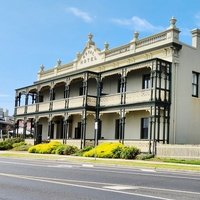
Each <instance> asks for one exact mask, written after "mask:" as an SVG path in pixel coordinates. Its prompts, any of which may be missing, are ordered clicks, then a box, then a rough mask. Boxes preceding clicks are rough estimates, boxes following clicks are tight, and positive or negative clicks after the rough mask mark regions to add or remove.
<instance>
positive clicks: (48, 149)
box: [28, 141, 62, 154]
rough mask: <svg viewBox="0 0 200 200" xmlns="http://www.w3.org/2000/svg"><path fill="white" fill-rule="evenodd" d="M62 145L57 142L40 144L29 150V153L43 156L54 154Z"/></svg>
mask: <svg viewBox="0 0 200 200" xmlns="http://www.w3.org/2000/svg"><path fill="white" fill-rule="evenodd" d="M61 145H62V144H61V143H60V142H57V141H53V142H49V143H44V144H38V145H35V146H32V147H31V148H29V150H28V152H29V153H41V154H54V153H55V152H56V149H57V148H58V147H59V146H61Z"/></svg>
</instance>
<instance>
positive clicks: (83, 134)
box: [81, 111, 86, 149]
mask: <svg viewBox="0 0 200 200" xmlns="http://www.w3.org/2000/svg"><path fill="white" fill-rule="evenodd" d="M85 139H86V111H83V112H82V117H81V149H82V148H83V147H85Z"/></svg>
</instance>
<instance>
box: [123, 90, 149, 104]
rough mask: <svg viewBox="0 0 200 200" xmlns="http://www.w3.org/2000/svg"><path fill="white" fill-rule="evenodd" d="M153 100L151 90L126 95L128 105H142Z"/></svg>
mask: <svg viewBox="0 0 200 200" xmlns="http://www.w3.org/2000/svg"><path fill="white" fill-rule="evenodd" d="M150 99H151V90H142V91H136V92H127V93H126V103H127V104H131V103H140V102H147V101H150Z"/></svg>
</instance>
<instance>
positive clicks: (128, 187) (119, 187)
mask: <svg viewBox="0 0 200 200" xmlns="http://www.w3.org/2000/svg"><path fill="white" fill-rule="evenodd" d="M103 188H107V189H112V190H133V189H134V190H136V189H139V187H137V186H127V185H114V186H113V185H111V186H110V185H109V186H104V187H103Z"/></svg>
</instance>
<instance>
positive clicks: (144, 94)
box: [16, 90, 168, 115]
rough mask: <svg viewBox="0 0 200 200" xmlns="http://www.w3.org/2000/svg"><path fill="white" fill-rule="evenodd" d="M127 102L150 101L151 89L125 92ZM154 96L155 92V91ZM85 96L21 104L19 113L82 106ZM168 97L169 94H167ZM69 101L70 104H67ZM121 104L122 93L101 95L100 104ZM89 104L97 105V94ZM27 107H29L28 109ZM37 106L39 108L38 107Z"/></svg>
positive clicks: (88, 98) (162, 99) (162, 93)
mask: <svg viewBox="0 0 200 200" xmlns="http://www.w3.org/2000/svg"><path fill="white" fill-rule="evenodd" d="M125 96H126V98H125V102H126V104H134V103H142V102H148V101H150V99H151V90H140V91H135V92H126V93H125ZM153 96H154V93H153ZM84 98H85V96H76V97H71V98H69V99H58V100H54V101H52V102H50V101H47V102H41V103H37V104H32V105H27V106H20V107H17V108H16V114H17V115H23V114H25V111H26V113H27V114H28V113H34V112H36V111H38V112H45V111H49V110H50V108H51V109H52V110H62V109H67V108H70V109H71V108H80V107H82V106H83V105H84V100H85V99H84ZM166 98H168V95H167V96H166ZM161 101H164V92H163V91H162V92H161ZM67 102H68V105H67V104H66V103H67ZM120 104H121V94H120V93H117V94H109V95H104V96H101V99H100V106H101V107H107V106H116V105H120ZM87 105H88V106H93V107H95V106H96V97H95V96H88V97H87ZM66 106H67V107H66ZM26 108H27V109H26ZM36 108H37V109H36Z"/></svg>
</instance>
